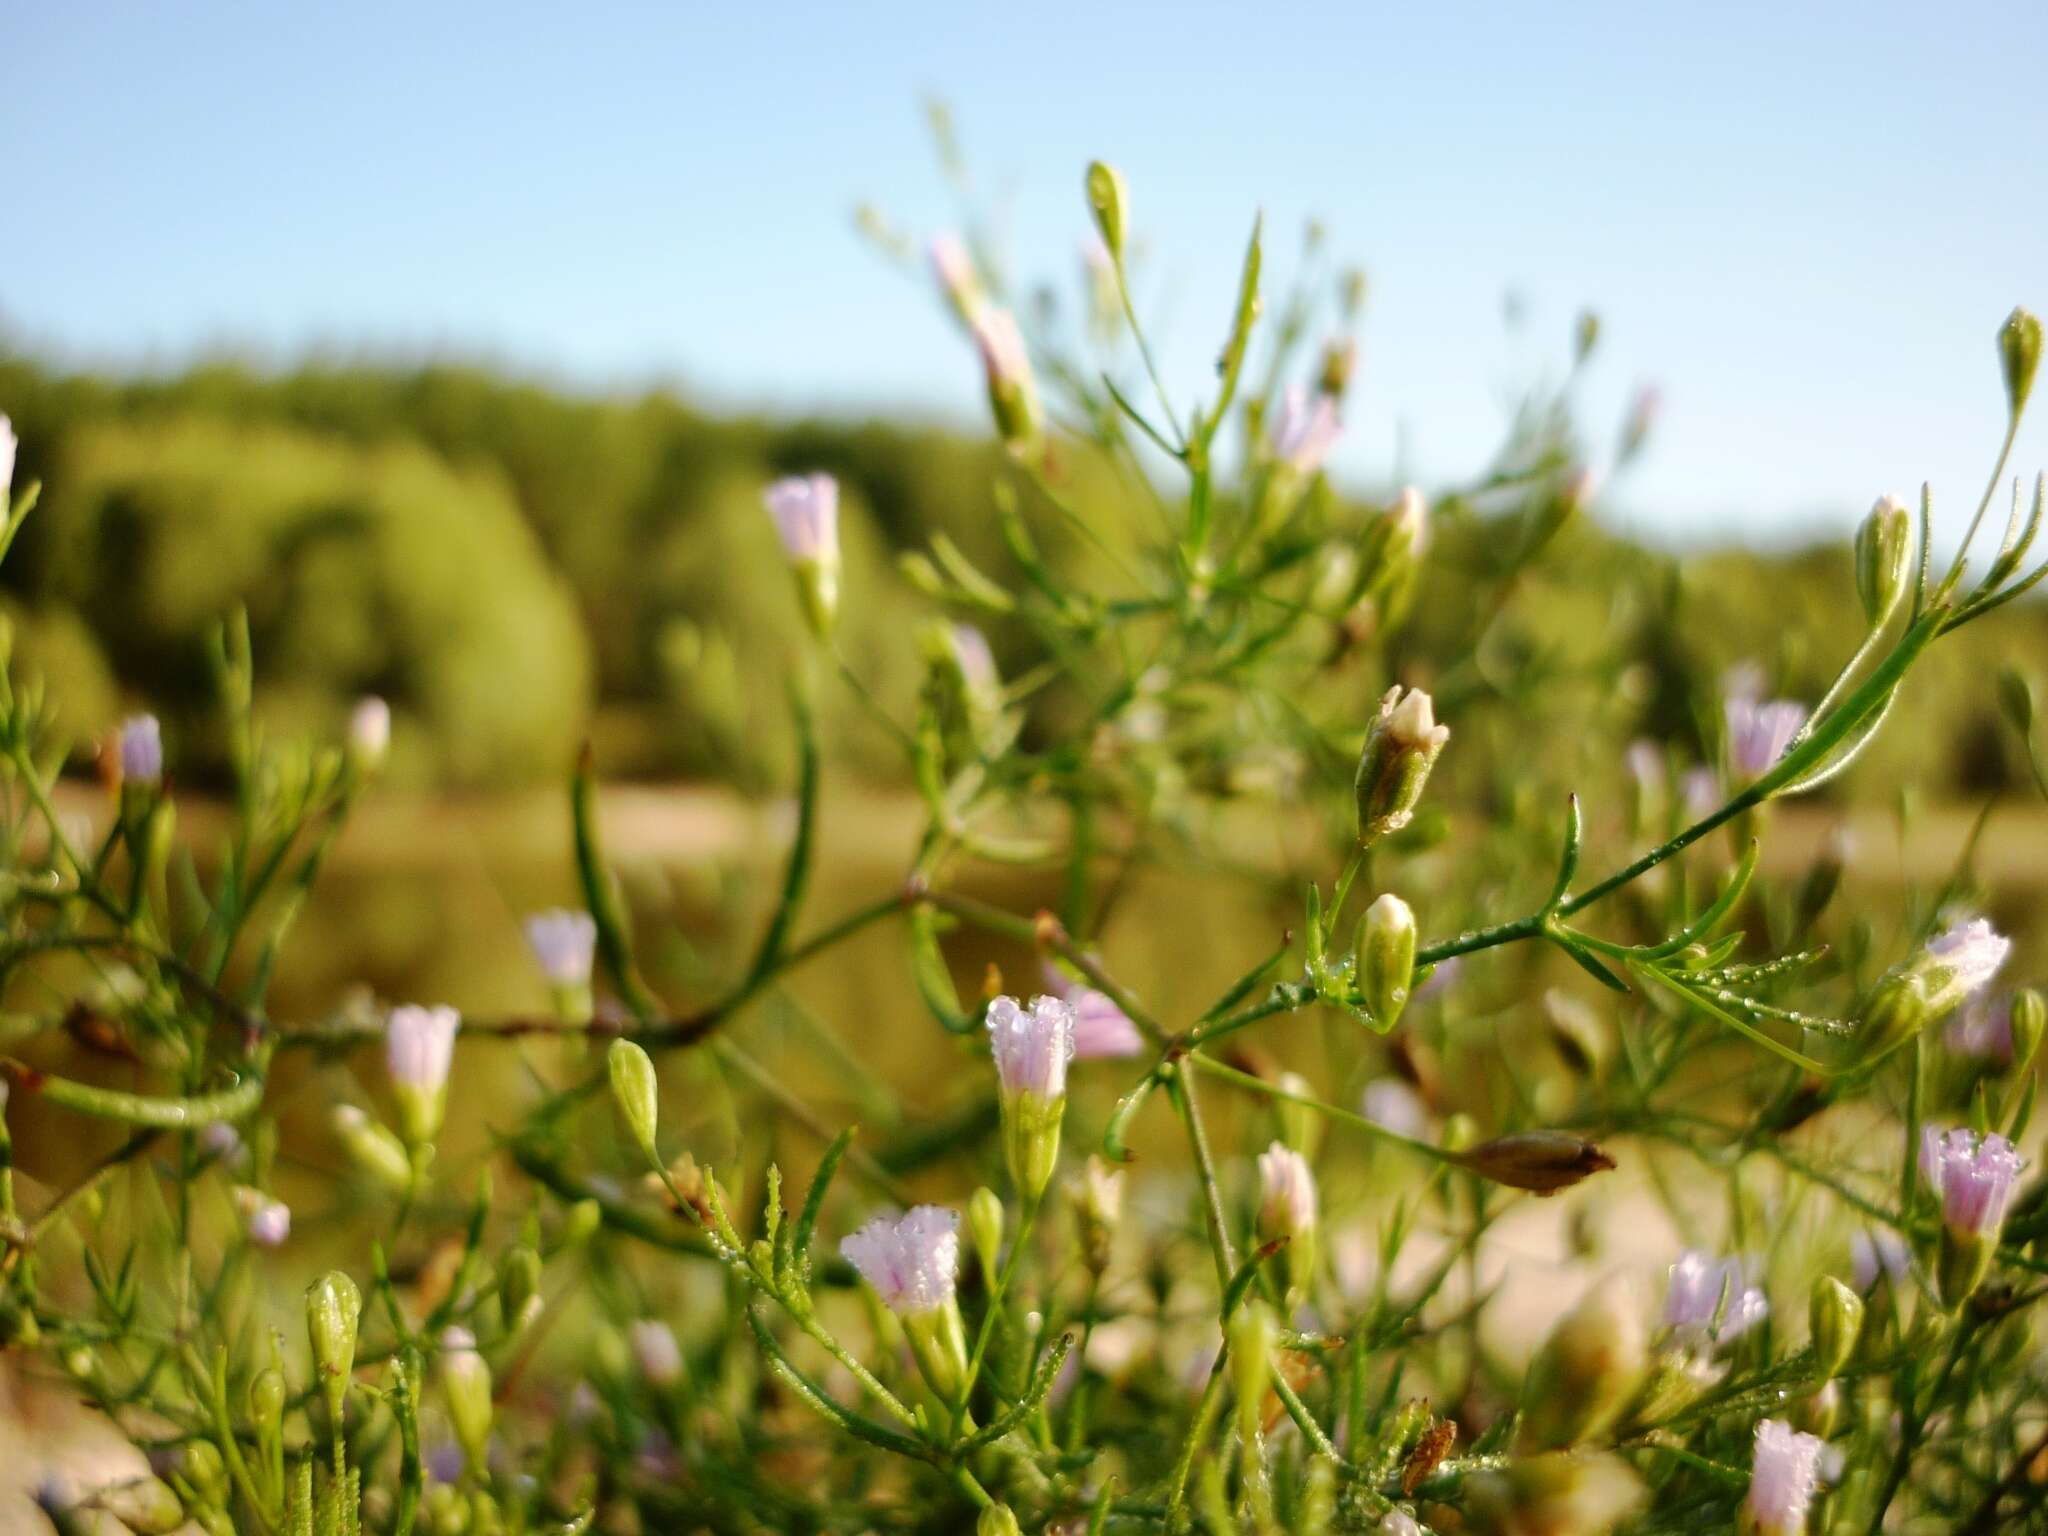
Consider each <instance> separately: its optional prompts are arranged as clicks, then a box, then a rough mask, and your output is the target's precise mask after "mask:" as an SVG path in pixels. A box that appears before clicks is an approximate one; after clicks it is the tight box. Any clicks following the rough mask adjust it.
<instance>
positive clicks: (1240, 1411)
mask: <svg viewBox="0 0 2048 1536" xmlns="http://www.w3.org/2000/svg"><path fill="white" fill-rule="evenodd" d="M1226 1331H1227V1333H1228V1337H1229V1343H1230V1383H1231V1385H1232V1386H1233V1387H1235V1388H1236V1389H1237V1433H1238V1436H1239V1438H1240V1439H1241V1440H1243V1441H1244V1443H1245V1448H1246V1451H1247V1453H1248V1454H1249V1453H1250V1451H1251V1448H1252V1447H1253V1446H1254V1445H1255V1444H1256V1443H1257V1440H1258V1435H1259V1428H1260V1423H1261V1421H1262V1420H1263V1418H1264V1416H1265V1411H1266V1393H1267V1392H1268V1391H1269V1390H1270V1389H1271V1387H1272V1384H1273V1317H1272V1314H1271V1312H1269V1311H1268V1310H1267V1307H1266V1303H1265V1302H1264V1301H1261V1300H1259V1299H1258V1298H1257V1297H1247V1298H1246V1299H1245V1301H1244V1302H1243V1304H1242V1305H1240V1306H1239V1307H1238V1309H1237V1311H1236V1312H1235V1313H1233V1314H1232V1315H1231V1318H1230V1322H1229V1324H1228V1325H1227V1330H1226Z"/></svg>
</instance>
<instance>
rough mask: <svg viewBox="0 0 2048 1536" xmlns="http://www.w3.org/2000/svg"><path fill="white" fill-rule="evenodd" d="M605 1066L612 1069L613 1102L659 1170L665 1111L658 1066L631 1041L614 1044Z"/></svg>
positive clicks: (643, 1151)
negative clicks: (659, 1128) (657, 1132)
mask: <svg viewBox="0 0 2048 1536" xmlns="http://www.w3.org/2000/svg"><path fill="white" fill-rule="evenodd" d="M605 1065H606V1066H607V1067H609V1068H610V1069H611V1079H612V1102H613V1103H615V1104H617V1105H618V1107H619V1117H620V1118H621V1119H622V1120H624V1121H625V1122H626V1129H627V1130H628V1131H630V1132H631V1133H632V1136H633V1140H634V1143H635V1144H636V1145H638V1147H639V1148H640V1151H641V1153H642V1154H643V1155H644V1156H645V1157H646V1159H647V1161H648V1162H649V1163H651V1164H652V1165H653V1166H655V1167H656V1168H659V1167H660V1166H661V1155H660V1154H659V1153H658V1152H656V1151H655V1150H654V1128H655V1126H656V1125H658V1124H659V1123H660V1118H661V1108H660V1090H659V1087H658V1085H657V1084H656V1081H655V1077H654V1063H653V1062H652V1061H650V1060H649V1059H648V1056H647V1052H645V1051H644V1050H642V1049H641V1048H640V1047H639V1046H638V1045H636V1044H634V1043H633V1042H632V1041H631V1040H614V1041H613V1042H612V1048H611V1051H610V1052H609V1054H608V1055H607V1056H606V1058H605Z"/></svg>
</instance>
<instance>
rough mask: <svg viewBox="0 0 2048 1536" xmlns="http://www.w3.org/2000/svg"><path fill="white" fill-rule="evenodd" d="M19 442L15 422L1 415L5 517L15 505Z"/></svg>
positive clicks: (0, 489) (0, 498)
mask: <svg viewBox="0 0 2048 1536" xmlns="http://www.w3.org/2000/svg"><path fill="white" fill-rule="evenodd" d="M18 442H19V440H18V439H17V438H16V437H15V435H14V423H13V422H11V421H9V420H8V419H7V417H6V416H5V415H0V517H5V516H6V515H7V513H8V512H9V511H10V510H11V509H12V507H13V501H12V497H13V493H14V455H15V450H16V448H17V446H18Z"/></svg>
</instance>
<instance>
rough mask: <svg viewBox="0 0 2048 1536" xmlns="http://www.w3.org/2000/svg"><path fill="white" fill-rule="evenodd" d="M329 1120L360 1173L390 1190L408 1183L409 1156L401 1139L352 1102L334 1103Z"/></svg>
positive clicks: (409, 1177) (397, 1188)
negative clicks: (331, 1121) (330, 1119)
mask: <svg viewBox="0 0 2048 1536" xmlns="http://www.w3.org/2000/svg"><path fill="white" fill-rule="evenodd" d="M332 1120H333V1125H334V1133H335V1135H337V1136H339V1137H340V1138H341V1144H342V1147H343V1149H344V1150H345V1151H346V1152H347V1153H348V1155H349V1159H350V1161H352V1162H353V1163H354V1164H355V1165H356V1166H357V1167H358V1168H360V1169H362V1171H363V1172H364V1173H366V1174H368V1175H370V1177H372V1178H373V1179H375V1180H377V1182H378V1183H380V1184H383V1185H384V1186H386V1187H387V1188H389V1189H391V1190H393V1191H394V1192H395V1191H400V1190H404V1189H406V1188H407V1187H408V1186H410V1185H411V1183H412V1176H413V1170H412V1160H411V1159H410V1158H409V1157H407V1156H406V1152H405V1143H404V1142H402V1141H400V1140H399V1139H398V1138H397V1137H396V1136H394V1135H392V1134H391V1132H390V1131H388V1130H386V1129H385V1128H384V1127H383V1126H381V1125H379V1124H378V1123H377V1122H376V1121H374V1120H372V1119H371V1118H370V1117H369V1116H368V1115H366V1114H364V1113H363V1111H362V1110H360V1109H359V1108H357V1107H356V1106H355V1105H353V1104H337V1105H335V1106H334V1111H333V1115H332Z"/></svg>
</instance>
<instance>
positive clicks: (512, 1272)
mask: <svg viewBox="0 0 2048 1536" xmlns="http://www.w3.org/2000/svg"><path fill="white" fill-rule="evenodd" d="M540 1275H541V1260H540V1254H539V1253H537V1252H536V1251H535V1250H534V1249H533V1248H531V1247H529V1246H528V1245H527V1244H525V1243H521V1244H520V1245H519V1246H518V1247H516V1248H514V1249H513V1250H512V1251H511V1252H510V1253H508V1254H506V1255H505V1258H504V1260H503V1262H502V1263H501V1264H500V1265H499V1267H498V1310H499V1312H500V1313H501V1314H502V1315H503V1316H504V1319H505V1326H506V1327H507V1328H511V1329H517V1328H523V1327H525V1326H526V1325H527V1324H528V1323H530V1322H532V1321H533V1319H534V1317H536V1316H537V1315H538V1314H539V1312H540V1307H541V1299H540Z"/></svg>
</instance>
